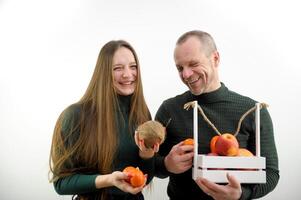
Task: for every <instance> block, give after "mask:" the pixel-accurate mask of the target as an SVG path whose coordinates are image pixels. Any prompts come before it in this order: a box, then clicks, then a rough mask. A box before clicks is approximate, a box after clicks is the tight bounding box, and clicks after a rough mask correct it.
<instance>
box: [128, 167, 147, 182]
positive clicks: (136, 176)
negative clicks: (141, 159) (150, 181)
mask: <svg viewBox="0 0 301 200" xmlns="http://www.w3.org/2000/svg"><path fill="white" fill-rule="evenodd" d="M123 172H126V173H128V174H129V180H126V181H127V182H128V183H130V184H131V185H132V186H133V187H140V186H143V185H144V184H145V182H146V178H145V176H144V174H143V172H142V171H141V170H140V169H139V168H138V167H137V168H135V167H132V166H128V167H126V168H125V169H124V170H123Z"/></svg>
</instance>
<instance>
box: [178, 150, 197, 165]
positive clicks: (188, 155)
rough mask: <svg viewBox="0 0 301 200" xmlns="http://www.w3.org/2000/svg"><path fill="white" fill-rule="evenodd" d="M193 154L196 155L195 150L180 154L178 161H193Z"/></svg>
mask: <svg viewBox="0 0 301 200" xmlns="http://www.w3.org/2000/svg"><path fill="white" fill-rule="evenodd" d="M193 155H194V154H193V152H190V153H184V154H182V155H179V158H178V161H179V162H191V163H192V158H193Z"/></svg>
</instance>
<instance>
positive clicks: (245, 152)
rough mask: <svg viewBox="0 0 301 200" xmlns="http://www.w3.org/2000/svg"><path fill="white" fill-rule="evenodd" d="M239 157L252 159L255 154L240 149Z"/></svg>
mask: <svg viewBox="0 0 301 200" xmlns="http://www.w3.org/2000/svg"><path fill="white" fill-rule="evenodd" d="M237 156H246V157H252V156H254V155H253V153H252V152H251V151H249V150H248V149H245V148H239V149H238V153H237Z"/></svg>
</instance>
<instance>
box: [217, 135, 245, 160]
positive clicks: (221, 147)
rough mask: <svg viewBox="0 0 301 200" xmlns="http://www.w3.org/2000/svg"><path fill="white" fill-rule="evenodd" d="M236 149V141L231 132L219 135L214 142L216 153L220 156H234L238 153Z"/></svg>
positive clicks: (237, 147)
mask: <svg viewBox="0 0 301 200" xmlns="http://www.w3.org/2000/svg"><path fill="white" fill-rule="evenodd" d="M238 149H239V144H238V141H237V139H236V137H235V136H234V135H232V134H231V133H224V134H222V135H220V136H219V137H218V139H217V140H216V142H215V150H216V153H218V154H219V155H221V156H236V155H237V154H238Z"/></svg>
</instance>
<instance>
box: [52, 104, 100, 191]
mask: <svg viewBox="0 0 301 200" xmlns="http://www.w3.org/2000/svg"><path fill="white" fill-rule="evenodd" d="M79 115H80V108H79V106H77V105H72V106H70V107H69V108H68V109H67V110H66V112H65V114H64V117H63V120H62V132H61V133H62V138H63V139H64V141H65V142H64V145H65V147H66V148H69V147H72V146H73V145H74V144H75V142H76V141H77V140H78V138H79V135H80V131H79V127H77V124H78V121H79ZM65 165H66V166H65V167H66V168H69V169H72V168H74V167H75V168H76V166H77V165H78V164H77V163H75V162H74V160H72V156H71V158H70V161H69V162H66V164H65ZM97 175H98V174H82V173H75V174H72V175H70V176H67V177H61V178H59V179H58V180H57V181H55V182H54V188H55V191H56V192H57V193H58V194H63V195H74V194H83V193H88V192H94V191H96V190H97V189H96V185H95V179H96V177H97Z"/></svg>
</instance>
